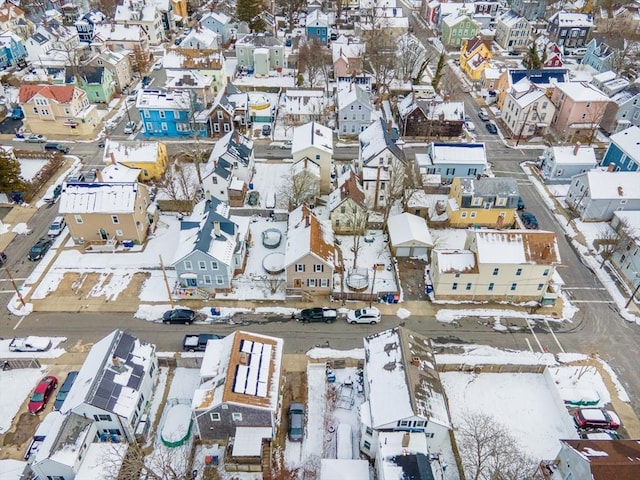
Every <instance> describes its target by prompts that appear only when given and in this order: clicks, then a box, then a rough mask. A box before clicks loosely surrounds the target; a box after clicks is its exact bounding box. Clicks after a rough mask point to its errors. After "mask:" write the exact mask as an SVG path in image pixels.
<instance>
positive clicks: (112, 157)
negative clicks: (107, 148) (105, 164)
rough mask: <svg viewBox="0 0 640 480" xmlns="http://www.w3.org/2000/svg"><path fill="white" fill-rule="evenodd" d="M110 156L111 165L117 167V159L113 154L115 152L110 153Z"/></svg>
mask: <svg viewBox="0 0 640 480" xmlns="http://www.w3.org/2000/svg"><path fill="white" fill-rule="evenodd" d="M109 156H110V157H111V165H115V164H116V157H115V155H114V154H113V152H109Z"/></svg>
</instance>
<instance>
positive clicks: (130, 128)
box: [124, 122, 138, 135]
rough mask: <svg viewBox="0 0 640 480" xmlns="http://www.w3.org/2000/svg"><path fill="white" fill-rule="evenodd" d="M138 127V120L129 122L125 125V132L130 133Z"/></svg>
mask: <svg viewBox="0 0 640 480" xmlns="http://www.w3.org/2000/svg"><path fill="white" fill-rule="evenodd" d="M137 127H138V125H137V124H136V122H127V123H126V124H125V126H124V134H125V135H129V134H131V133H133V132H135V131H136V128H137Z"/></svg>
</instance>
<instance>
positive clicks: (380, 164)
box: [358, 118, 407, 210]
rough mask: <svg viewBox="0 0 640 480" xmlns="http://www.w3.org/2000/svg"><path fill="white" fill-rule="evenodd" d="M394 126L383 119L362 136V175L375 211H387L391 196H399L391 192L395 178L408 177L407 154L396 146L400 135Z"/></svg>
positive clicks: (360, 136)
mask: <svg viewBox="0 0 640 480" xmlns="http://www.w3.org/2000/svg"><path fill="white" fill-rule="evenodd" d="M390 127H391V126H390V125H389V122H387V123H386V124H385V121H384V119H382V118H381V119H379V120H377V121H375V122H373V123H372V124H371V125H370V126H369V127H367V129H366V130H365V131H364V132H362V133H361V134H360V135H359V136H358V145H359V152H358V173H359V174H360V179H361V181H362V186H363V187H364V191H365V198H366V202H367V205H370V206H371V208H372V209H373V210H379V209H380V208H383V207H384V206H385V205H387V199H388V197H389V196H390V195H393V194H395V195H397V194H398V192H390V191H389V190H390V188H391V182H392V181H394V179H393V178H392V176H394V175H395V176H396V178H397V176H398V175H404V173H405V169H406V168H407V160H406V157H405V154H404V151H403V150H402V149H401V148H400V147H399V146H398V145H397V144H396V141H397V140H398V136H397V135H396V134H395V133H394V132H393V131H392V130H391V128H390ZM395 182H396V184H397V179H396V180H395ZM396 188H398V187H397V186H396Z"/></svg>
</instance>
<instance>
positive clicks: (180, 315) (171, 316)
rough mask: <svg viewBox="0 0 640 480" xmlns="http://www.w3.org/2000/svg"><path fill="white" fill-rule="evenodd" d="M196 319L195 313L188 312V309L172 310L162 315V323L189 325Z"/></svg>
mask: <svg viewBox="0 0 640 480" xmlns="http://www.w3.org/2000/svg"><path fill="white" fill-rule="evenodd" d="M195 318H196V312H194V311H193V310H189V309H188V308H174V309H173V310H167V311H166V312H164V315H162V322H163V323H183V324H185V325H189V324H190V323H193V321H194V320H195Z"/></svg>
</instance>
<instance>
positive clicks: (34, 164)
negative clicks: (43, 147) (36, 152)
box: [18, 158, 48, 182]
mask: <svg viewBox="0 0 640 480" xmlns="http://www.w3.org/2000/svg"><path fill="white" fill-rule="evenodd" d="M18 161H19V162H20V176H21V177H22V178H24V179H25V180H26V181H27V182H30V181H31V180H33V179H34V178H35V176H36V175H37V174H38V172H39V171H40V170H42V167H44V166H45V165H46V164H47V162H48V160H47V159H45V158H41V159H39V158H29V159H26V158H19V159H18Z"/></svg>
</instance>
